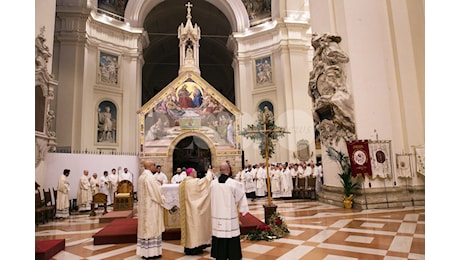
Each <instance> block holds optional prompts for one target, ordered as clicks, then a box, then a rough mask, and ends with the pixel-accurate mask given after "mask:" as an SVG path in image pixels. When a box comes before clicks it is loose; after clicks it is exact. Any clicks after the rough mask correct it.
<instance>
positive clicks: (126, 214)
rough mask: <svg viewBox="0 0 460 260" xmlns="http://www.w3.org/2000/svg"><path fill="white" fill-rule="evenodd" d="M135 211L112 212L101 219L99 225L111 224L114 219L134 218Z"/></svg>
mask: <svg viewBox="0 0 460 260" xmlns="http://www.w3.org/2000/svg"><path fill="white" fill-rule="evenodd" d="M132 217H133V211H132V210H123V211H111V212H109V213H107V214H105V215H103V216H101V217H100V218H99V223H110V222H112V221H113V220H114V219H119V218H132Z"/></svg>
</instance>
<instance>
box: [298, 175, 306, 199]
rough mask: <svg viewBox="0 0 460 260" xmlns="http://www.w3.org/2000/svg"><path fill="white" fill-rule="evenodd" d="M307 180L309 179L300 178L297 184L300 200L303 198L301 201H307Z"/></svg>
mask: <svg viewBox="0 0 460 260" xmlns="http://www.w3.org/2000/svg"><path fill="white" fill-rule="evenodd" d="M306 179H307V178H299V180H298V182H297V189H298V192H299V198H301V199H305V198H306V196H307V192H306V188H305V184H306Z"/></svg>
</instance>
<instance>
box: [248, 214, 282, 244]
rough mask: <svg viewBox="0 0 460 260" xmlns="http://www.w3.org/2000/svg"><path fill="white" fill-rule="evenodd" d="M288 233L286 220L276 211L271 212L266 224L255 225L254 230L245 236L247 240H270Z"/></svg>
mask: <svg viewBox="0 0 460 260" xmlns="http://www.w3.org/2000/svg"><path fill="white" fill-rule="evenodd" d="M288 233H289V229H288V227H287V225H286V222H284V220H283V219H282V218H281V216H280V214H279V213H278V212H275V213H273V214H272V215H271V216H270V219H269V220H268V225H267V224H262V225H259V226H257V228H256V230H254V231H250V232H249V233H248V234H247V235H246V238H247V239H248V240H265V241H271V240H273V239H278V238H282V237H284V236H285V235H286V234H288Z"/></svg>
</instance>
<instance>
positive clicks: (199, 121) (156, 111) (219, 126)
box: [141, 79, 236, 153]
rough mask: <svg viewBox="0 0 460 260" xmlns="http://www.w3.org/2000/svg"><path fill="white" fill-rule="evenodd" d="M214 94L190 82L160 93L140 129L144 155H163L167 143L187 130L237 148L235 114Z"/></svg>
mask: <svg viewBox="0 0 460 260" xmlns="http://www.w3.org/2000/svg"><path fill="white" fill-rule="evenodd" d="M214 91H215V90H212V91H210V89H209V88H206V87H203V86H202V85H200V84H198V83H197V82H195V81H193V80H190V79H189V80H185V81H182V82H179V83H178V84H177V85H176V86H172V87H166V88H165V89H163V91H162V92H160V93H159V94H157V95H158V97H155V98H154V99H153V100H151V101H149V102H152V103H151V104H149V103H147V104H146V105H148V106H150V107H151V108H150V109H149V110H147V113H146V114H145V117H144V125H143V126H141V127H142V128H143V129H144V140H143V141H144V144H143V147H142V149H143V150H144V152H146V153H149V152H157V153H159V152H164V149H166V148H167V147H168V146H167V144H168V143H169V142H170V141H171V140H172V139H173V138H174V137H175V136H177V135H178V134H179V133H181V132H182V131H186V130H200V133H202V134H204V135H207V136H208V137H209V138H210V139H211V140H212V141H213V142H214V143H216V144H218V145H221V146H228V147H229V148H231V149H233V148H235V147H236V146H235V136H236V134H235V115H234V114H233V113H232V112H231V111H229V110H228V109H227V108H226V107H225V105H224V102H222V101H223V96H222V97H221V96H220V95H217V94H216V92H214ZM226 102H228V101H226ZM141 142H142V141H141ZM151 147H160V149H161V150H158V149H153V148H151Z"/></svg>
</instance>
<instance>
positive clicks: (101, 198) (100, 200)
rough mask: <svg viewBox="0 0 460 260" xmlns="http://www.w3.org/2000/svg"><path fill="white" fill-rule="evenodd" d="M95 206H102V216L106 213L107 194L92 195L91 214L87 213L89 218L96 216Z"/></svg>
mask: <svg viewBox="0 0 460 260" xmlns="http://www.w3.org/2000/svg"><path fill="white" fill-rule="evenodd" d="M97 204H104V212H102V215H105V214H106V213H107V194H104V193H102V192H99V193H96V194H94V195H93V201H92V202H91V213H89V215H90V216H96V211H95V208H96V205H97Z"/></svg>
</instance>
